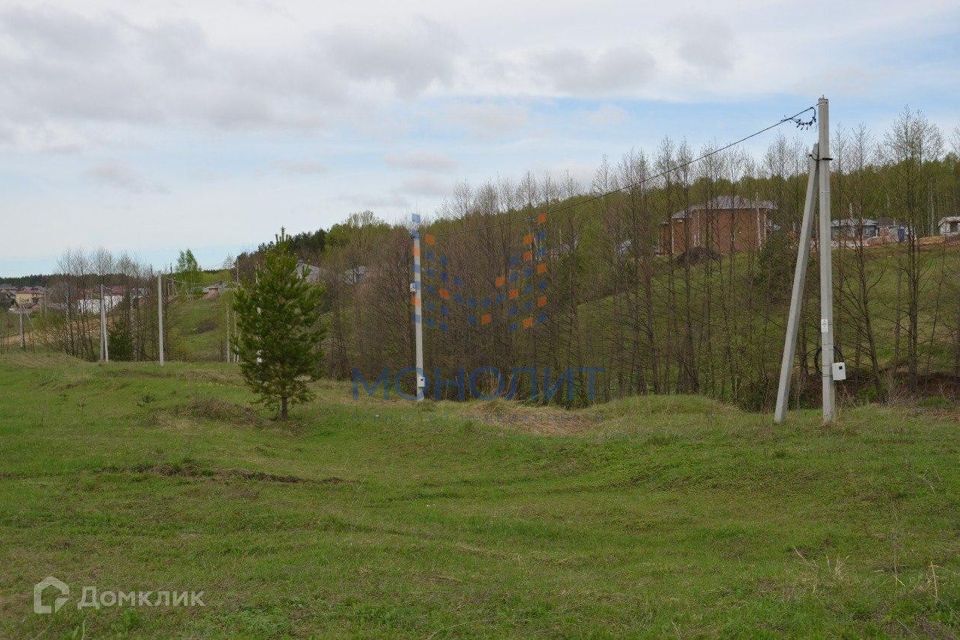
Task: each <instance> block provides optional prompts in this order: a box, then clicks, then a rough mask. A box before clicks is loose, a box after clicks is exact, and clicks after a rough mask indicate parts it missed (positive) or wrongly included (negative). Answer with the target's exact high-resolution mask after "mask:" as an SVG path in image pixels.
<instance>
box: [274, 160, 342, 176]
mask: <svg viewBox="0 0 960 640" xmlns="http://www.w3.org/2000/svg"><path fill="white" fill-rule="evenodd" d="M275 166H276V169H277V170H278V171H280V172H281V173H285V174H287V175H294V176H309V175H320V174H323V173H327V171H329V170H330V168H329V167H328V166H327V165H325V164H323V163H322V162H315V161H312V160H297V161H290V162H279V163H277V164H276V165H275Z"/></svg>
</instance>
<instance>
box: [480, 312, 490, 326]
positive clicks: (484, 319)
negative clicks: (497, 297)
mask: <svg viewBox="0 0 960 640" xmlns="http://www.w3.org/2000/svg"><path fill="white" fill-rule="evenodd" d="M491 322H493V317H492V316H491V315H490V314H489V313H485V314H483V315H482V316H480V324H490V323H491Z"/></svg>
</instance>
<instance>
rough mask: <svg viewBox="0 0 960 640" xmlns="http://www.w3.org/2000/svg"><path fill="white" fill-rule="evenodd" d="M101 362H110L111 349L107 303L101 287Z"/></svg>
mask: <svg viewBox="0 0 960 640" xmlns="http://www.w3.org/2000/svg"><path fill="white" fill-rule="evenodd" d="M100 361H101V362H110V347H109V346H108V345H107V302H106V300H105V299H104V297H103V285H100Z"/></svg>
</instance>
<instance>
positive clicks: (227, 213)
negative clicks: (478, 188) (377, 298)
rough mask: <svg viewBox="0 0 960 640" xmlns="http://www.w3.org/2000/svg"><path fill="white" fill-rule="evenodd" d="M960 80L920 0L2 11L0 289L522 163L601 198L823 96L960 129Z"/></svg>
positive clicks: (95, 5)
mask: <svg viewBox="0 0 960 640" xmlns="http://www.w3.org/2000/svg"><path fill="white" fill-rule="evenodd" d="M881 5H882V6H881ZM824 15H829V16H830V19H829V20H826V21H825V20H824V19H823V16H824ZM958 66H960V6H958V5H957V4H956V3H955V2H939V1H932V0H928V1H921V2H915V3H909V4H905V3H896V2H882V3H876V2H851V3H842V5H837V4H836V3H828V2H825V1H815V2H807V3H793V2H791V3H788V2H760V1H759V0H753V1H751V0H747V1H745V2H737V3H732V2H719V3H713V4H711V5H710V6H709V7H708V8H705V7H704V6H703V5H702V3H694V2H686V1H683V0H681V1H680V2H672V3H669V4H668V5H664V4H663V3H648V2H637V3H622V2H609V1H603V0H601V1H599V2H595V3H589V4H585V3H582V2H573V1H568V0H558V1H557V2H553V3H550V5H549V7H546V8H545V7H544V5H543V4H542V3H535V2H522V1H521V2H516V1H511V2H501V1H499V0H494V1H493V2H486V3H480V4H477V3H456V2H439V1H436V0H413V1H412V2H406V3H380V2H372V1H365V0H359V1H358V2H351V3H340V4H334V5H329V6H328V5H321V4H318V3H315V2H308V1H307V0H289V1H285V2H282V3H280V2H273V1H272V0H257V1H253V0H236V1H231V0H209V1H207V2H203V3H130V2H119V1H117V0H71V1H70V2H67V1H66V0H53V1H51V2H45V3H42V4H40V3H35V2H26V1H17V0H13V1H11V2H5V3H3V6H2V7H0V193H2V198H0V220H2V222H3V227H2V228H3V232H4V236H5V237H6V238H16V239H17V240H16V241H8V242H6V243H4V248H3V250H2V252H0V277H2V276H13V275H19V274H24V273H31V272H50V271H52V270H54V269H55V268H56V261H57V257H58V256H59V255H60V254H61V253H62V252H63V251H64V250H65V249H67V248H71V247H72V248H80V247H83V248H87V249H93V248H96V247H99V246H103V247H106V248H108V249H110V250H111V251H113V252H115V253H119V252H121V251H128V252H130V253H131V254H133V255H134V256H136V257H139V258H140V259H142V260H145V261H147V262H151V263H153V264H154V265H156V266H163V265H167V264H169V263H171V262H174V261H175V259H176V255H177V252H178V251H179V250H181V249H183V248H186V247H191V248H192V249H193V250H194V253H195V254H196V255H197V257H198V259H199V260H200V262H201V265H202V266H203V267H213V266H218V265H219V264H220V263H221V262H222V261H223V259H224V258H225V257H226V256H227V255H228V254H236V253H237V252H239V251H242V250H245V249H250V248H254V247H255V246H256V245H257V244H259V243H260V242H262V241H264V240H265V239H269V238H271V237H273V235H274V234H275V233H276V232H277V230H278V228H279V227H280V226H281V225H283V226H286V228H287V229H289V230H290V231H291V232H292V233H296V232H299V231H304V230H315V229H317V228H320V227H329V226H330V225H332V224H334V223H336V222H338V221H341V220H343V219H344V218H345V217H346V216H347V215H348V214H349V213H352V212H355V211H362V210H372V211H373V212H374V213H376V214H377V215H378V216H380V217H382V218H384V219H386V220H388V221H390V222H400V221H402V220H403V219H404V216H405V215H407V214H408V213H409V212H410V211H419V212H421V213H423V214H425V215H430V214H432V213H434V212H435V211H436V210H437V208H438V207H439V206H440V205H441V203H442V202H443V201H444V199H445V198H448V197H450V196H451V194H452V193H453V190H454V187H455V186H456V185H457V184H458V183H460V182H462V181H469V182H471V183H478V182H480V181H482V180H485V179H489V178H495V177H497V176H504V177H514V178H515V177H519V176H521V175H522V174H524V173H525V172H526V171H528V170H529V171H533V172H534V173H535V174H537V175H542V174H543V173H544V172H549V173H551V174H553V175H556V176H563V175H565V174H567V173H568V174H569V175H570V176H571V177H573V178H574V179H575V180H576V181H578V182H579V183H580V184H581V185H584V186H587V185H589V183H590V180H591V178H592V175H593V172H594V170H595V168H596V167H597V165H598V164H599V163H600V161H601V159H602V158H603V156H604V155H607V156H609V157H611V158H616V157H618V156H620V155H621V154H623V153H625V152H628V151H630V150H631V149H648V150H649V149H653V148H655V146H656V145H657V143H658V142H659V140H660V139H661V138H662V137H663V136H665V135H669V136H670V137H672V138H673V139H674V140H680V139H686V140H687V141H688V142H689V144H690V146H691V147H692V148H694V149H699V148H704V147H707V146H717V145H718V144H720V142H721V141H724V140H730V139H733V138H735V136H736V135H738V134H739V133H740V132H743V131H751V130H754V129H755V128H756V126H757V123H762V122H768V121H770V117H771V115H774V116H776V115H780V114H785V113H790V112H791V111H792V110H793V109H795V108H796V106H795V105H798V104H810V103H812V102H813V101H815V100H816V98H817V97H818V96H820V95H827V96H828V97H829V98H830V100H831V107H832V114H833V118H832V121H833V123H834V124H835V125H845V126H855V125H857V124H859V123H864V124H865V125H867V126H868V127H871V128H872V129H873V130H874V131H875V132H877V133H882V131H883V129H884V128H886V127H887V126H888V125H889V124H890V122H891V121H892V120H893V119H894V118H895V116H896V114H897V113H898V112H899V111H901V110H902V109H903V107H904V106H905V105H907V104H909V105H910V106H911V107H912V108H920V109H923V110H924V112H925V113H926V114H927V115H928V116H929V117H930V119H931V120H932V121H933V122H935V123H937V124H938V125H940V127H941V128H942V129H943V130H944V132H945V133H948V134H949V133H950V132H952V131H953V129H954V127H956V126H957V125H958V124H960V122H958V113H960V79H958V74H957V73H956V69H957V67H958ZM764 145H765V142H764V141H763V140H762V139H757V140H751V141H748V142H746V143H745V146H746V149H747V150H748V151H751V152H753V153H759V152H760V151H761V150H762V149H763V147H764Z"/></svg>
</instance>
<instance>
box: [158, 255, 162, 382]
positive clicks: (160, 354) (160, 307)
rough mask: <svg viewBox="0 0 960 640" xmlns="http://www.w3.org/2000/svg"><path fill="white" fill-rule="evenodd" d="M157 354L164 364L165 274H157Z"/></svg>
mask: <svg viewBox="0 0 960 640" xmlns="http://www.w3.org/2000/svg"><path fill="white" fill-rule="evenodd" d="M157 341H158V347H157V356H158V359H159V360H160V366H161V367H162V366H163V276H162V275H161V274H159V273H158V274H157Z"/></svg>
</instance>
